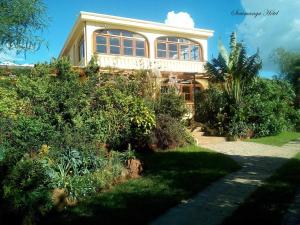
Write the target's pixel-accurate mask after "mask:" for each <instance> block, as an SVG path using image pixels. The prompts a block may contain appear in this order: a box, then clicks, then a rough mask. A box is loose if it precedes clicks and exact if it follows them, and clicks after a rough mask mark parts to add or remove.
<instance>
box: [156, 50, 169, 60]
mask: <svg viewBox="0 0 300 225" xmlns="http://www.w3.org/2000/svg"><path fill="white" fill-rule="evenodd" d="M166 53H167V52H166V51H162V50H158V51H157V57H158V58H166V57H167V54H166Z"/></svg>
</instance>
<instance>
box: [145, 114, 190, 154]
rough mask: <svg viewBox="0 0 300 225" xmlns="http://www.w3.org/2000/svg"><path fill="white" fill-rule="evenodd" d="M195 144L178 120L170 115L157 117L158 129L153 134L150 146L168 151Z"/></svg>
mask: <svg viewBox="0 0 300 225" xmlns="http://www.w3.org/2000/svg"><path fill="white" fill-rule="evenodd" d="M193 142H194V140H193V138H192V137H190V135H189V134H188V133H187V131H186V128H185V127H184V126H183V124H182V123H181V122H180V121H178V120H177V119H175V118H173V117H171V116H170V115H165V114H160V115H158V116H157V121H156V127H155V128H154V130H153V132H152V137H151V139H150V144H156V145H157V147H158V148H161V149H167V148H175V147H182V146H185V145H188V144H192V143H193Z"/></svg>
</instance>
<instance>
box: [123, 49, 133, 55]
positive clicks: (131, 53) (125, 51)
mask: <svg viewBox="0 0 300 225" xmlns="http://www.w3.org/2000/svg"><path fill="white" fill-rule="evenodd" d="M124 55H133V51H132V48H124Z"/></svg>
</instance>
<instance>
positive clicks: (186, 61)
mask: <svg viewBox="0 0 300 225" xmlns="http://www.w3.org/2000/svg"><path fill="white" fill-rule="evenodd" d="M212 36H213V31H212V30H204V29H196V28H182V27H174V26H170V25H166V24H163V23H156V22H150V21H144V20H137V19H130V18H124V17H117V16H110V15H104V14H96V13H90V12H80V15H79V17H78V18H77V20H76V23H75V25H74V27H73V28H72V31H71V32H70V34H69V36H68V38H67V40H66V42H65V44H64V46H63V49H62V51H61V53H60V57H61V56H68V57H70V59H71V62H72V64H73V65H74V66H86V65H87V64H88V62H89V61H90V59H91V58H92V56H94V55H95V56H97V59H98V64H99V65H100V67H114V68H118V69H124V70H135V69H150V70H154V71H155V72H156V73H158V74H159V75H160V77H161V81H162V83H168V82H170V81H171V80H172V81H173V82H176V83H177V84H178V87H179V89H180V91H181V92H182V94H183V95H184V96H185V99H186V100H187V101H188V102H193V94H194V91H195V88H196V89H197V88H205V87H206V86H207V79H206V78H205V69H204V64H205V62H206V61H207V48H208V46H207V39H208V38H209V37H212Z"/></svg>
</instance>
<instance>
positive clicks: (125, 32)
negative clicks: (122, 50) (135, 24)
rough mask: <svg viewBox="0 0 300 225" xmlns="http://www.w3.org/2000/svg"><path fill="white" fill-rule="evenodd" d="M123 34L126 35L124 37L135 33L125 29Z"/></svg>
mask: <svg viewBox="0 0 300 225" xmlns="http://www.w3.org/2000/svg"><path fill="white" fill-rule="evenodd" d="M122 36H124V37H132V36H133V33H132V32H130V31H126V30H123V31H122Z"/></svg>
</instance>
